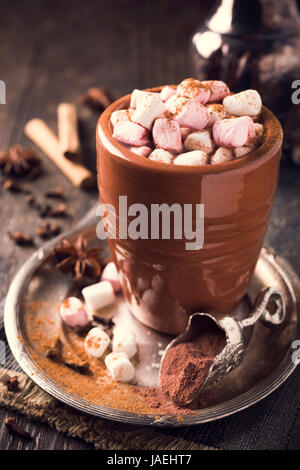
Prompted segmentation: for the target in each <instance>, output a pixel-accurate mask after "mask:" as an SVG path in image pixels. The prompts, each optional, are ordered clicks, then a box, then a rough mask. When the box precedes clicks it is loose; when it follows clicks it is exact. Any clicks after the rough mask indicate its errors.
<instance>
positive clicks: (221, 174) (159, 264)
mask: <svg viewBox="0 0 300 470" xmlns="http://www.w3.org/2000/svg"><path fill="white" fill-rule="evenodd" d="M159 90H160V88H155V89H152V91H159ZM129 100H130V95H127V96H124V97H122V98H120V99H119V100H118V101H116V102H114V103H113V104H112V105H111V106H109V107H108V108H107V109H106V111H105V112H104V113H103V114H102V116H101V117H100V120H99V122H98V126H97V133H96V135H97V137H96V139H97V158H98V186H99V192H100V202H101V203H105V204H112V205H113V206H114V207H115V209H116V213H117V214H118V211H119V196H127V201H128V207H129V206H130V205H131V204H134V203H140V204H144V205H145V206H146V207H147V208H149V209H150V205H151V204H153V203H157V204H162V203H167V204H169V205H170V206H171V205H172V204H173V203H179V204H180V205H181V206H182V207H183V205H184V204H193V205H195V204H204V245H203V248H202V249H200V250H195V251H189V250H186V245H185V243H186V240H177V239H174V238H173V239H172V238H171V239H169V240H161V239H160V240H153V239H137V240H132V239H130V238H128V239H120V237H117V238H116V239H109V240H108V241H109V246H110V249H111V253H112V256H113V259H114V261H115V263H116V264H117V267H118V269H119V273H120V277H121V282H122V288H123V293H124V295H125V297H126V299H127V302H128V305H129V308H130V309H131V311H132V313H133V314H134V315H135V316H136V317H137V318H138V319H139V320H140V321H141V322H142V323H144V324H145V325H147V326H150V327H152V328H154V329H156V330H159V331H162V332H165V333H170V334H179V333H181V332H182V331H183V330H184V328H185V327H186V325H187V319H188V316H189V315H190V314H191V313H192V312H196V311H200V312H221V313H222V312H225V313H230V312H231V311H232V310H233V309H234V308H235V307H236V305H237V304H238V302H240V300H241V299H242V298H243V296H244V295H245V293H246V290H247V287H248V285H249V282H250V280H251V277H252V274H253V271H254V268H255V265H256V263H257V260H258V257H259V253H260V250H261V247H262V244H263V240H264V237H265V233H266V230H267V227H268V223H269V219H270V212H271V208H272V204H273V199H274V193H275V189H276V186H277V180H278V170H279V162H280V155H281V145H282V129H281V126H280V123H279V121H278V120H277V118H276V117H275V116H274V115H273V114H272V113H271V111H269V110H268V109H266V108H263V110H262V123H263V124H264V127H265V132H266V138H265V141H264V143H263V144H262V145H261V147H259V148H258V149H257V150H256V151H254V152H252V153H250V154H248V155H247V156H245V157H243V158H240V159H237V160H233V161H230V162H227V163H222V164H217V165H203V166H176V165H168V164H164V163H159V162H154V161H151V160H149V159H147V158H144V157H140V156H138V155H136V154H134V153H132V152H131V151H129V150H128V149H126V148H125V147H124V146H123V145H122V144H120V143H119V142H117V141H116V140H115V139H114V138H113V137H112V127H111V124H110V116H111V113H112V112H113V111H115V110H117V109H123V108H127V107H128V106H129ZM149 223H150V224H151V221H149ZM149 229H150V227H149Z"/></svg>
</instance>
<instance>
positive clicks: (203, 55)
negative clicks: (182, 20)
mask: <svg viewBox="0 0 300 470" xmlns="http://www.w3.org/2000/svg"><path fill="white" fill-rule="evenodd" d="M191 59H192V74H193V76H195V77H197V78H199V79H200V80H205V79H212V78H214V79H219V80H223V81H225V82H226V83H227V84H228V85H229V87H230V88H231V90H233V91H236V92H237V91H241V90H245V89H247V88H254V89H256V90H258V91H259V92H260V93H261V95H262V98H263V103H264V105H265V106H267V107H268V108H270V109H271V110H272V111H273V113H275V114H276V116H277V117H278V118H279V119H280V121H281V123H282V125H283V128H284V135H285V140H284V149H285V151H286V154H287V155H289V156H291V158H292V159H293V161H294V162H295V163H298V164H299V165H300V130H299V128H300V104H299V105H295V104H293V103H292V94H293V92H294V91H295V90H294V89H293V88H292V83H293V81H294V80H300V15H299V10H298V7H297V2H296V0H222V1H218V2H217V4H216V7H215V9H214V10H213V11H212V13H210V14H209V15H208V16H207V18H206V19H205V20H204V21H203V23H202V25H200V27H199V29H198V31H197V32H196V33H195V34H194V35H193V38H192V45H191Z"/></svg>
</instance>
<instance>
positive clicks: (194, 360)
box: [160, 326, 226, 405]
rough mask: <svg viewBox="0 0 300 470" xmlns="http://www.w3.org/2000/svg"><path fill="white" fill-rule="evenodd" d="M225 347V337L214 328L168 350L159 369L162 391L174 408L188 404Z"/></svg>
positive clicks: (218, 329)
mask: <svg viewBox="0 0 300 470" xmlns="http://www.w3.org/2000/svg"><path fill="white" fill-rule="evenodd" d="M225 345H226V336H225V333H224V332H223V331H222V330H221V329H220V328H218V327H217V326H216V327H214V326H211V327H210V328H209V330H208V331H205V332H203V333H202V334H200V335H198V336H196V337H195V338H193V340H192V341H189V342H186V343H179V344H177V345H176V346H173V347H172V348H170V349H169V350H168V351H167V353H166V356H165V358H164V361H163V365H162V369H161V376H160V382H161V387H162V390H163V391H164V392H165V393H166V394H167V395H168V396H169V397H170V398H171V400H172V401H173V402H174V403H175V404H177V405H183V404H186V403H189V402H190V401H192V400H193V399H194V397H195V395H196V394H197V391H198V390H199V389H200V387H201V385H202V384H203V383H204V381H205V379H206V377H207V374H208V371H209V368H210V366H211V365H212V363H213V362H214V360H215V358H216V356H217V355H218V354H219V353H220V352H221V351H222V350H223V349H224V347H225Z"/></svg>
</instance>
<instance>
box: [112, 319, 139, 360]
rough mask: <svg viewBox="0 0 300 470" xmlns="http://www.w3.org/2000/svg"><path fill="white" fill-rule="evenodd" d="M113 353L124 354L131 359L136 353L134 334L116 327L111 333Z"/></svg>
mask: <svg viewBox="0 0 300 470" xmlns="http://www.w3.org/2000/svg"><path fill="white" fill-rule="evenodd" d="M112 350H113V352H124V353H125V354H127V356H128V357H129V358H130V357H133V356H134V355H135V354H136V352H137V346H136V340H135V336H134V333H133V332H132V331H131V330H128V328H124V327H123V326H116V327H115V329H114V331H113V346H112Z"/></svg>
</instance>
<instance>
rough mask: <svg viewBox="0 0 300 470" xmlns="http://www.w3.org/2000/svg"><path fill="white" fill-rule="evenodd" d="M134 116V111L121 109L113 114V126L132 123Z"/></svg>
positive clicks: (111, 118)
mask: <svg viewBox="0 0 300 470" xmlns="http://www.w3.org/2000/svg"><path fill="white" fill-rule="evenodd" d="M132 114H133V109H119V110H118V111H114V112H113V113H111V116H110V122H111V123H112V125H113V126H116V125H117V124H118V123H119V122H122V121H130V118H131V116H132Z"/></svg>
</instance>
